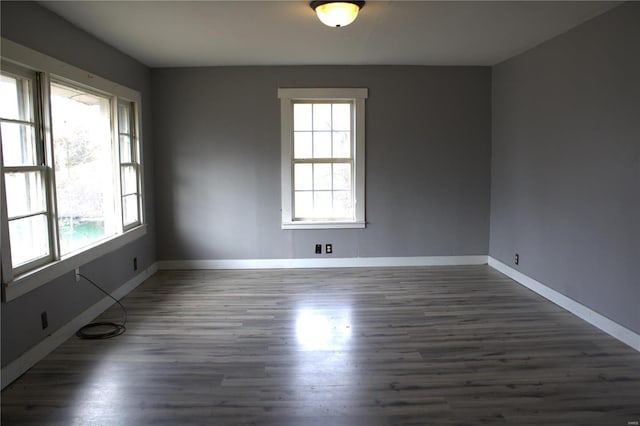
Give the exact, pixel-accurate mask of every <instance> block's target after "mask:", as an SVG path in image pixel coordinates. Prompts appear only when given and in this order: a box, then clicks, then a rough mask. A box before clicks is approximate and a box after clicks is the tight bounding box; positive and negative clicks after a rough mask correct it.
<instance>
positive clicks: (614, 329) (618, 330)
mask: <svg viewBox="0 0 640 426" xmlns="http://www.w3.org/2000/svg"><path fill="white" fill-rule="evenodd" d="M488 262H489V266H491V267H492V268H494V269H495V270H497V271H500V272H502V273H503V274H505V275H506V276H508V277H509V278H511V279H513V280H515V281H516V282H518V283H519V284H522V285H523V286H525V287H527V288H528V289H530V290H532V291H534V292H536V293H538V294H539V295H540V296H542V297H544V298H546V299H548V300H550V301H551V302H553V303H555V304H556V305H558V306H560V307H562V308H564V309H566V310H567V311H569V312H571V313H572V314H574V315H575V316H577V317H579V318H581V319H583V320H585V321H586V322H588V323H589V324H591V325H593V326H595V327H597V328H599V329H600V330H602V331H604V332H605V333H607V334H609V335H610V336H612V337H615V338H616V339H618V340H619V341H621V342H622V343H624V344H626V345H628V346H631V347H632V348H633V349H635V350H636V351H639V352H640V334H637V333H635V332H633V331H631V330H629V329H628V328H626V327H624V326H622V325H620V324H618V323H616V322H614V321H612V320H610V319H609V318H607V317H605V316H603V315H600V314H599V313H597V312H595V311H593V310H591V309H589V308H588V307H586V306H584V305H582V304H581V303H579V302H576V301H575V300H573V299H570V298H568V297H567V296H565V295H563V294H562V293H558V292H557V291H555V290H553V289H552V288H550V287H547V286H546V285H544V284H542V283H541V282H539V281H536V280H534V279H533V278H530V277H528V276H526V275H524V274H523V273H522V272H519V271H516V270H515V269H513V268H511V267H509V266H507V265H505V264H504V263H502V262H500V261H499V260H497V259H494V258H493V257H491V256H489V259H488Z"/></svg>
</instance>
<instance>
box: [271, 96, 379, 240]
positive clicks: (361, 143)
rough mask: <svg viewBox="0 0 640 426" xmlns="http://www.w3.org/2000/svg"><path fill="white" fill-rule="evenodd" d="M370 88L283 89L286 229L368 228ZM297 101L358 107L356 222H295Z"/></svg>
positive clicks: (282, 119) (283, 202)
mask: <svg viewBox="0 0 640 426" xmlns="http://www.w3.org/2000/svg"><path fill="white" fill-rule="evenodd" d="M368 96H369V90H368V89H366V88H280V89H278V98H280V119H281V122H280V126H281V155H282V157H281V167H282V170H281V173H282V177H281V184H282V229H345V228H364V227H366V220H365V198H364V197H365V181H364V178H365V171H364V168H365V158H364V157H365V99H367V97H368ZM295 101H323V102H326V101H350V102H354V106H355V128H354V129H353V131H354V138H355V150H354V163H353V165H354V171H353V176H354V180H355V184H354V210H355V219H354V220H353V221H312V220H306V221H297V220H293V207H292V202H293V195H292V194H293V193H292V184H291V182H292V173H293V171H292V150H293V102H295Z"/></svg>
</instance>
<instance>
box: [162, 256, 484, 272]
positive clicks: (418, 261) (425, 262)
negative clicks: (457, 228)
mask: <svg viewBox="0 0 640 426" xmlns="http://www.w3.org/2000/svg"><path fill="white" fill-rule="evenodd" d="M486 263H487V256H486V255H478V256H416V257H353V258H321V259H311V258H307V259H219V260H160V261H158V269H161V270H163V269H294V268H375V267H393V266H453V265H486Z"/></svg>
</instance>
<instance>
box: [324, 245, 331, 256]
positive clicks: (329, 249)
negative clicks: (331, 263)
mask: <svg viewBox="0 0 640 426" xmlns="http://www.w3.org/2000/svg"><path fill="white" fill-rule="evenodd" d="M324 252H325V253H327V254H331V253H333V244H327V245H325V246H324Z"/></svg>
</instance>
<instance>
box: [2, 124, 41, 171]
mask: <svg viewBox="0 0 640 426" xmlns="http://www.w3.org/2000/svg"><path fill="white" fill-rule="evenodd" d="M0 131H2V159H3V160H4V165H5V166H35V165H37V162H38V156H37V152H36V143H35V128H34V126H32V125H29V124H18V123H2V125H1V127H0Z"/></svg>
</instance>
